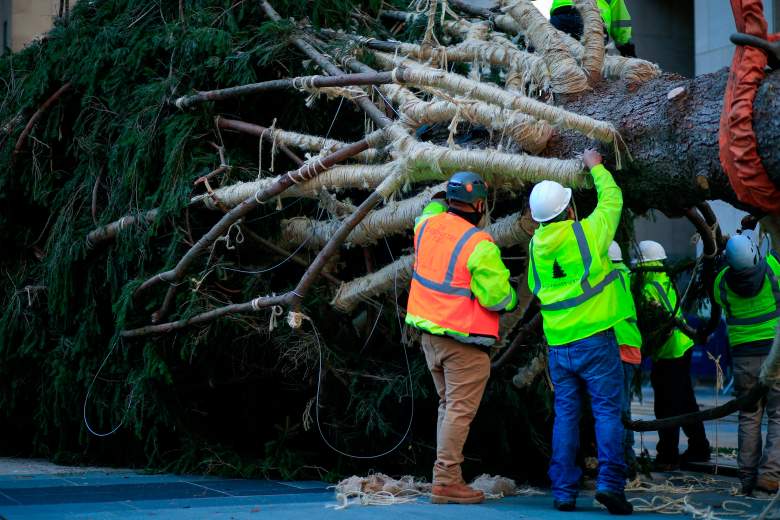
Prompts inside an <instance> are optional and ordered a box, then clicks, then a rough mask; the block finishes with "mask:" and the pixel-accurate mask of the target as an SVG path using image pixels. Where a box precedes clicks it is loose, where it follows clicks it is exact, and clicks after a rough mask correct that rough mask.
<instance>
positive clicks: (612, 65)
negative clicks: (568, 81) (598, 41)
mask: <svg viewBox="0 0 780 520" xmlns="http://www.w3.org/2000/svg"><path fill="white" fill-rule="evenodd" d="M558 36H560V37H561V40H562V41H563V43H565V44H566V46H567V47H568V48H569V52H571V53H572V55H573V56H574V57H575V58H576V59H577V60H582V59H583V56H584V55H585V48H584V47H583V46H582V44H581V43H580V42H578V41H577V40H575V39H574V38H572V37H571V36H569V35H568V34H566V33H565V32H561V31H558ZM601 75H602V76H603V77H604V78H606V79H624V80H626V81H628V82H630V83H644V82H646V81H650V80H651V79H655V78H657V77H658V76H660V75H661V69H660V68H659V67H658V65H656V64H655V63H651V62H649V61H647V60H640V59H639V58H625V57H623V56H614V55H612V54H607V55H606V56H604V65H603V66H602V69H601Z"/></svg>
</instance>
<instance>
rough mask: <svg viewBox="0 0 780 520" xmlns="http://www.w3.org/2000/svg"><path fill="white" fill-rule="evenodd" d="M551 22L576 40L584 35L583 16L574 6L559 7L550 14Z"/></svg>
mask: <svg viewBox="0 0 780 520" xmlns="http://www.w3.org/2000/svg"><path fill="white" fill-rule="evenodd" d="M550 23H551V24H552V26H553V27H555V28H556V29H558V30H559V31H563V32H565V33H566V34H568V35H569V36H571V37H572V38H574V39H575V40H579V39H580V38H581V37H582V17H581V16H580V13H579V11H577V10H576V9H574V8H573V7H569V6H566V7H559V8H558V9H556V10H555V12H553V13H552V15H550Z"/></svg>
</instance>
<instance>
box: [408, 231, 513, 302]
mask: <svg viewBox="0 0 780 520" xmlns="http://www.w3.org/2000/svg"><path fill="white" fill-rule="evenodd" d="M429 221H430V219H428V220H426V221H425V222H423V223H422V226H421V227H420V232H419V233H417V244H416V245H415V251H416V252H417V256H419V254H420V240H422V236H423V233H424V232H425V226H426V225H428V222H429ZM478 232H479V228H476V227H472V228H471V229H469V230H468V231H466V232H465V233H463V236H462V237H460V239H459V240H458V242H457V243H456V244H455V247H454V248H453V250H452V254H451V255H450V261H449V263H448V264H447V273H446V274H445V275H444V281H443V282H434V281H433V280H431V279H429V278H425V277H424V276H422V275H420V274H418V273H417V269H416V266H415V271H414V274H413V275H412V277H413V278H414V279H415V280H416V281H417V282H418V283H419V284H420V285H422V286H423V287H425V288H426V289H430V290H432V291H436V292H440V293H443V294H452V295H455V296H465V297H467V298H474V295H473V294H472V292H471V288H465V287H453V285H452V278H453V277H454V276H455V265H456V264H457V262H458V257H459V256H460V253H461V251H462V250H463V247H464V246H465V245H466V243H467V242H468V241H469V239H470V238H471V237H472V236H474V234H476V233H478ZM509 296H510V298H511V296H512V294H511V293H510V295H509ZM508 303H509V302H507V303H506V304H504V306H506V305H507V304H508ZM502 308H503V307H502ZM489 310H493V309H489ZM499 310H500V309H499Z"/></svg>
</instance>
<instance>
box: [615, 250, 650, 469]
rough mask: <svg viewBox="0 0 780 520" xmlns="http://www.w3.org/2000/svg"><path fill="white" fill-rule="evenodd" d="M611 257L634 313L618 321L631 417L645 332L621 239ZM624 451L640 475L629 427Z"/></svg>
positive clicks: (626, 408) (622, 303)
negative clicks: (638, 316)
mask: <svg viewBox="0 0 780 520" xmlns="http://www.w3.org/2000/svg"><path fill="white" fill-rule="evenodd" d="M608 255H609V259H610V260H611V261H612V267H613V269H615V271H617V272H618V274H619V275H620V282H621V285H622V289H623V290H622V291H621V292H620V295H621V296H622V299H621V301H620V306H621V307H623V306H625V307H628V308H629V309H631V315H630V316H629V317H628V318H626V319H625V320H623V321H621V322H620V323H617V324H615V327H614V329H615V338H616V339H617V342H618V347H620V361H622V365H623V392H622V395H621V403H622V412H623V417H624V418H625V419H627V420H629V421H630V420H631V393H632V386H633V383H634V377H636V373H637V372H638V371H639V365H640V364H642V334H641V333H640V332H639V326H638V325H637V319H636V306H635V305H634V297H633V295H632V294H631V271H630V270H629V269H628V266H626V264H624V263H623V252H622V251H621V250H620V246H619V245H618V243H617V242H612V244H610V246H609V252H608ZM623 453H624V456H625V459H626V466H627V469H628V476H629V478H632V477H634V476H636V472H637V467H638V465H637V461H636V454H635V453H634V432H633V431H632V430H629V429H626V434H625V436H624V437H623Z"/></svg>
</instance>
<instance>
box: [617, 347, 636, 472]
mask: <svg viewBox="0 0 780 520" xmlns="http://www.w3.org/2000/svg"><path fill="white" fill-rule="evenodd" d="M621 363H622V365H623V391H622V393H621V402H622V403H623V406H622V409H621V411H622V413H623V417H625V418H626V419H628V420H629V421H630V420H631V392H632V390H633V389H632V388H631V386H632V383H633V382H634V375H635V374H636V373H637V371H638V370H639V365H632V364H631V363H626V362H621ZM623 449H624V450H625V457H626V464H635V463H636V454H635V453H634V430H628V429H626V434H625V436H624V437H623Z"/></svg>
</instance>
